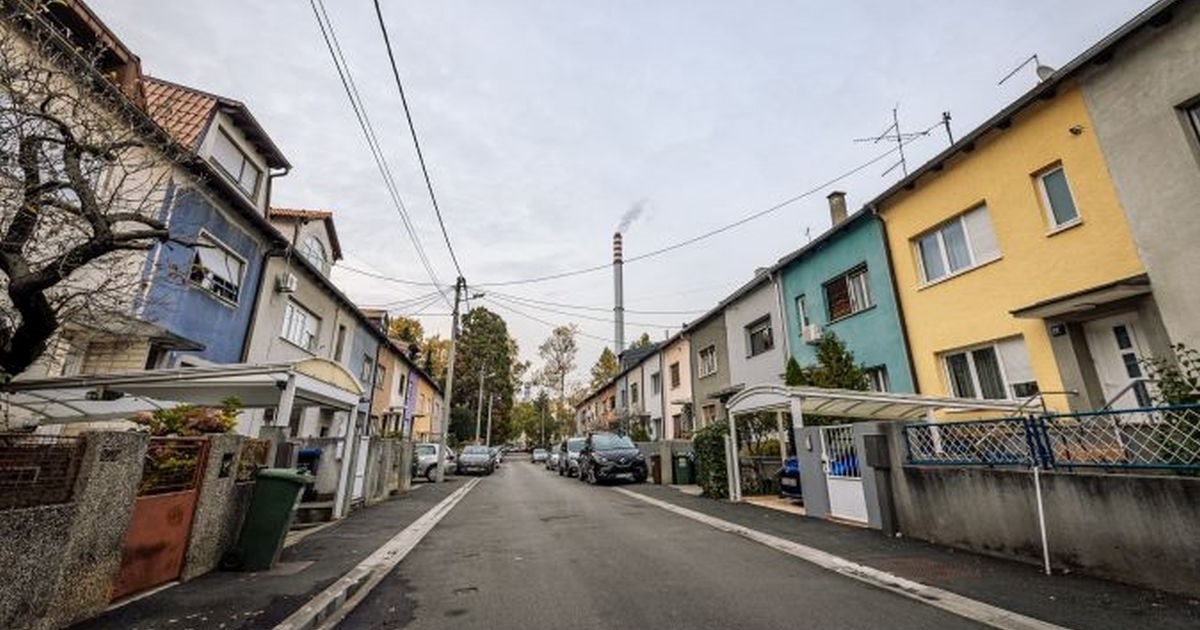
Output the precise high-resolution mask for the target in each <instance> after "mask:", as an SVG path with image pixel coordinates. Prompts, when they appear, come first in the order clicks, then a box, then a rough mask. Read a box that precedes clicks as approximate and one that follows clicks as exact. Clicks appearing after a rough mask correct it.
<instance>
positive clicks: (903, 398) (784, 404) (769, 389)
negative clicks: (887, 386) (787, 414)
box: [726, 385, 1022, 420]
mask: <svg viewBox="0 0 1200 630" xmlns="http://www.w3.org/2000/svg"><path fill="white" fill-rule="evenodd" d="M793 405H799V411H800V412H801V413H802V414H816V415H823V416H838V417H842V418H862V419H867V420H917V419H923V418H926V417H928V415H929V414H930V413H931V412H937V411H965V412H1008V413H1016V412H1019V411H1020V410H1021V407H1022V405H1021V403H1020V402H1017V401H1011V400H976V399H973V398H947V397H941V396H924V395H921V394H900V393H893V392H863V391H856V390H850V389H822V388H820V387H788V386H785V385H755V386H753V387H747V388H746V389H743V390H742V391H740V392H738V393H737V394H735V395H734V396H733V397H731V398H730V399H729V401H728V402H727V403H726V408H727V409H728V410H729V415H730V416H734V415H742V414H746V413H753V412H756V411H779V410H791V409H794V406H793Z"/></svg>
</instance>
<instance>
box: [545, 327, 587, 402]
mask: <svg viewBox="0 0 1200 630" xmlns="http://www.w3.org/2000/svg"><path fill="white" fill-rule="evenodd" d="M578 334H579V329H578V328H577V327H576V326H575V324H568V325H566V326H559V327H557V328H555V329H554V330H553V331H552V332H551V333H550V336H549V337H548V338H546V340H545V341H543V342H542V345H540V346H538V355H539V356H541V357H542V369H541V370H539V371H538V377H539V378H538V380H539V381H540V382H541V384H542V385H543V386H544V387H546V388H547V389H549V390H551V391H552V392H554V394H555V398H556V399H557V402H558V409H556V413H555V418H556V419H557V420H558V421H560V422H562V421H565V419H566V418H565V416H566V415H567V414H566V411H567V377H568V376H570V374H571V372H574V371H575V356H576V355H577V354H578V353H579V343H578V342H577V341H576V339H575V338H576V336H577V335H578Z"/></svg>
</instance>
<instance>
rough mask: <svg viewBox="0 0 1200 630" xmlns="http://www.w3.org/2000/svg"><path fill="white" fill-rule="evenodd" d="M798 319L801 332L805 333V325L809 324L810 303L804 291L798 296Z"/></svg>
mask: <svg viewBox="0 0 1200 630" xmlns="http://www.w3.org/2000/svg"><path fill="white" fill-rule="evenodd" d="M796 319H797V320H798V321H799V322H800V334H804V327H805V326H807V325H808V305H807V304H805V299H804V294H803V293H801V294H800V295H797V296H796Z"/></svg>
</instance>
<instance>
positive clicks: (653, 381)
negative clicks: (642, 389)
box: [650, 372, 662, 394]
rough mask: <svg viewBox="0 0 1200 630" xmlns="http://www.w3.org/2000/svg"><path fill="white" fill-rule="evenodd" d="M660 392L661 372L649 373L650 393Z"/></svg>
mask: <svg viewBox="0 0 1200 630" xmlns="http://www.w3.org/2000/svg"><path fill="white" fill-rule="evenodd" d="M660 392H662V374H659V373H658V372H655V373H653V374H651V375H650V393H651V394H658V393H660Z"/></svg>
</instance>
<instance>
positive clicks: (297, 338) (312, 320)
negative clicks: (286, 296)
mask: <svg viewBox="0 0 1200 630" xmlns="http://www.w3.org/2000/svg"><path fill="white" fill-rule="evenodd" d="M320 330H321V319H320V318H319V317H317V316H316V315H313V314H312V312H310V311H309V310H308V309H306V308H304V307H303V306H300V305H299V304H296V303H295V302H292V301H290V300H289V301H288V303H287V306H286V307H284V311H283V332H282V333H280V336H282V337H283V338H284V339H287V340H288V341H290V342H292V343H294V344H296V345H297V346H300V347H301V348H304V349H305V350H310V351H311V350H315V349H316V346H317V334H318V333H319V332H320Z"/></svg>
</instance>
